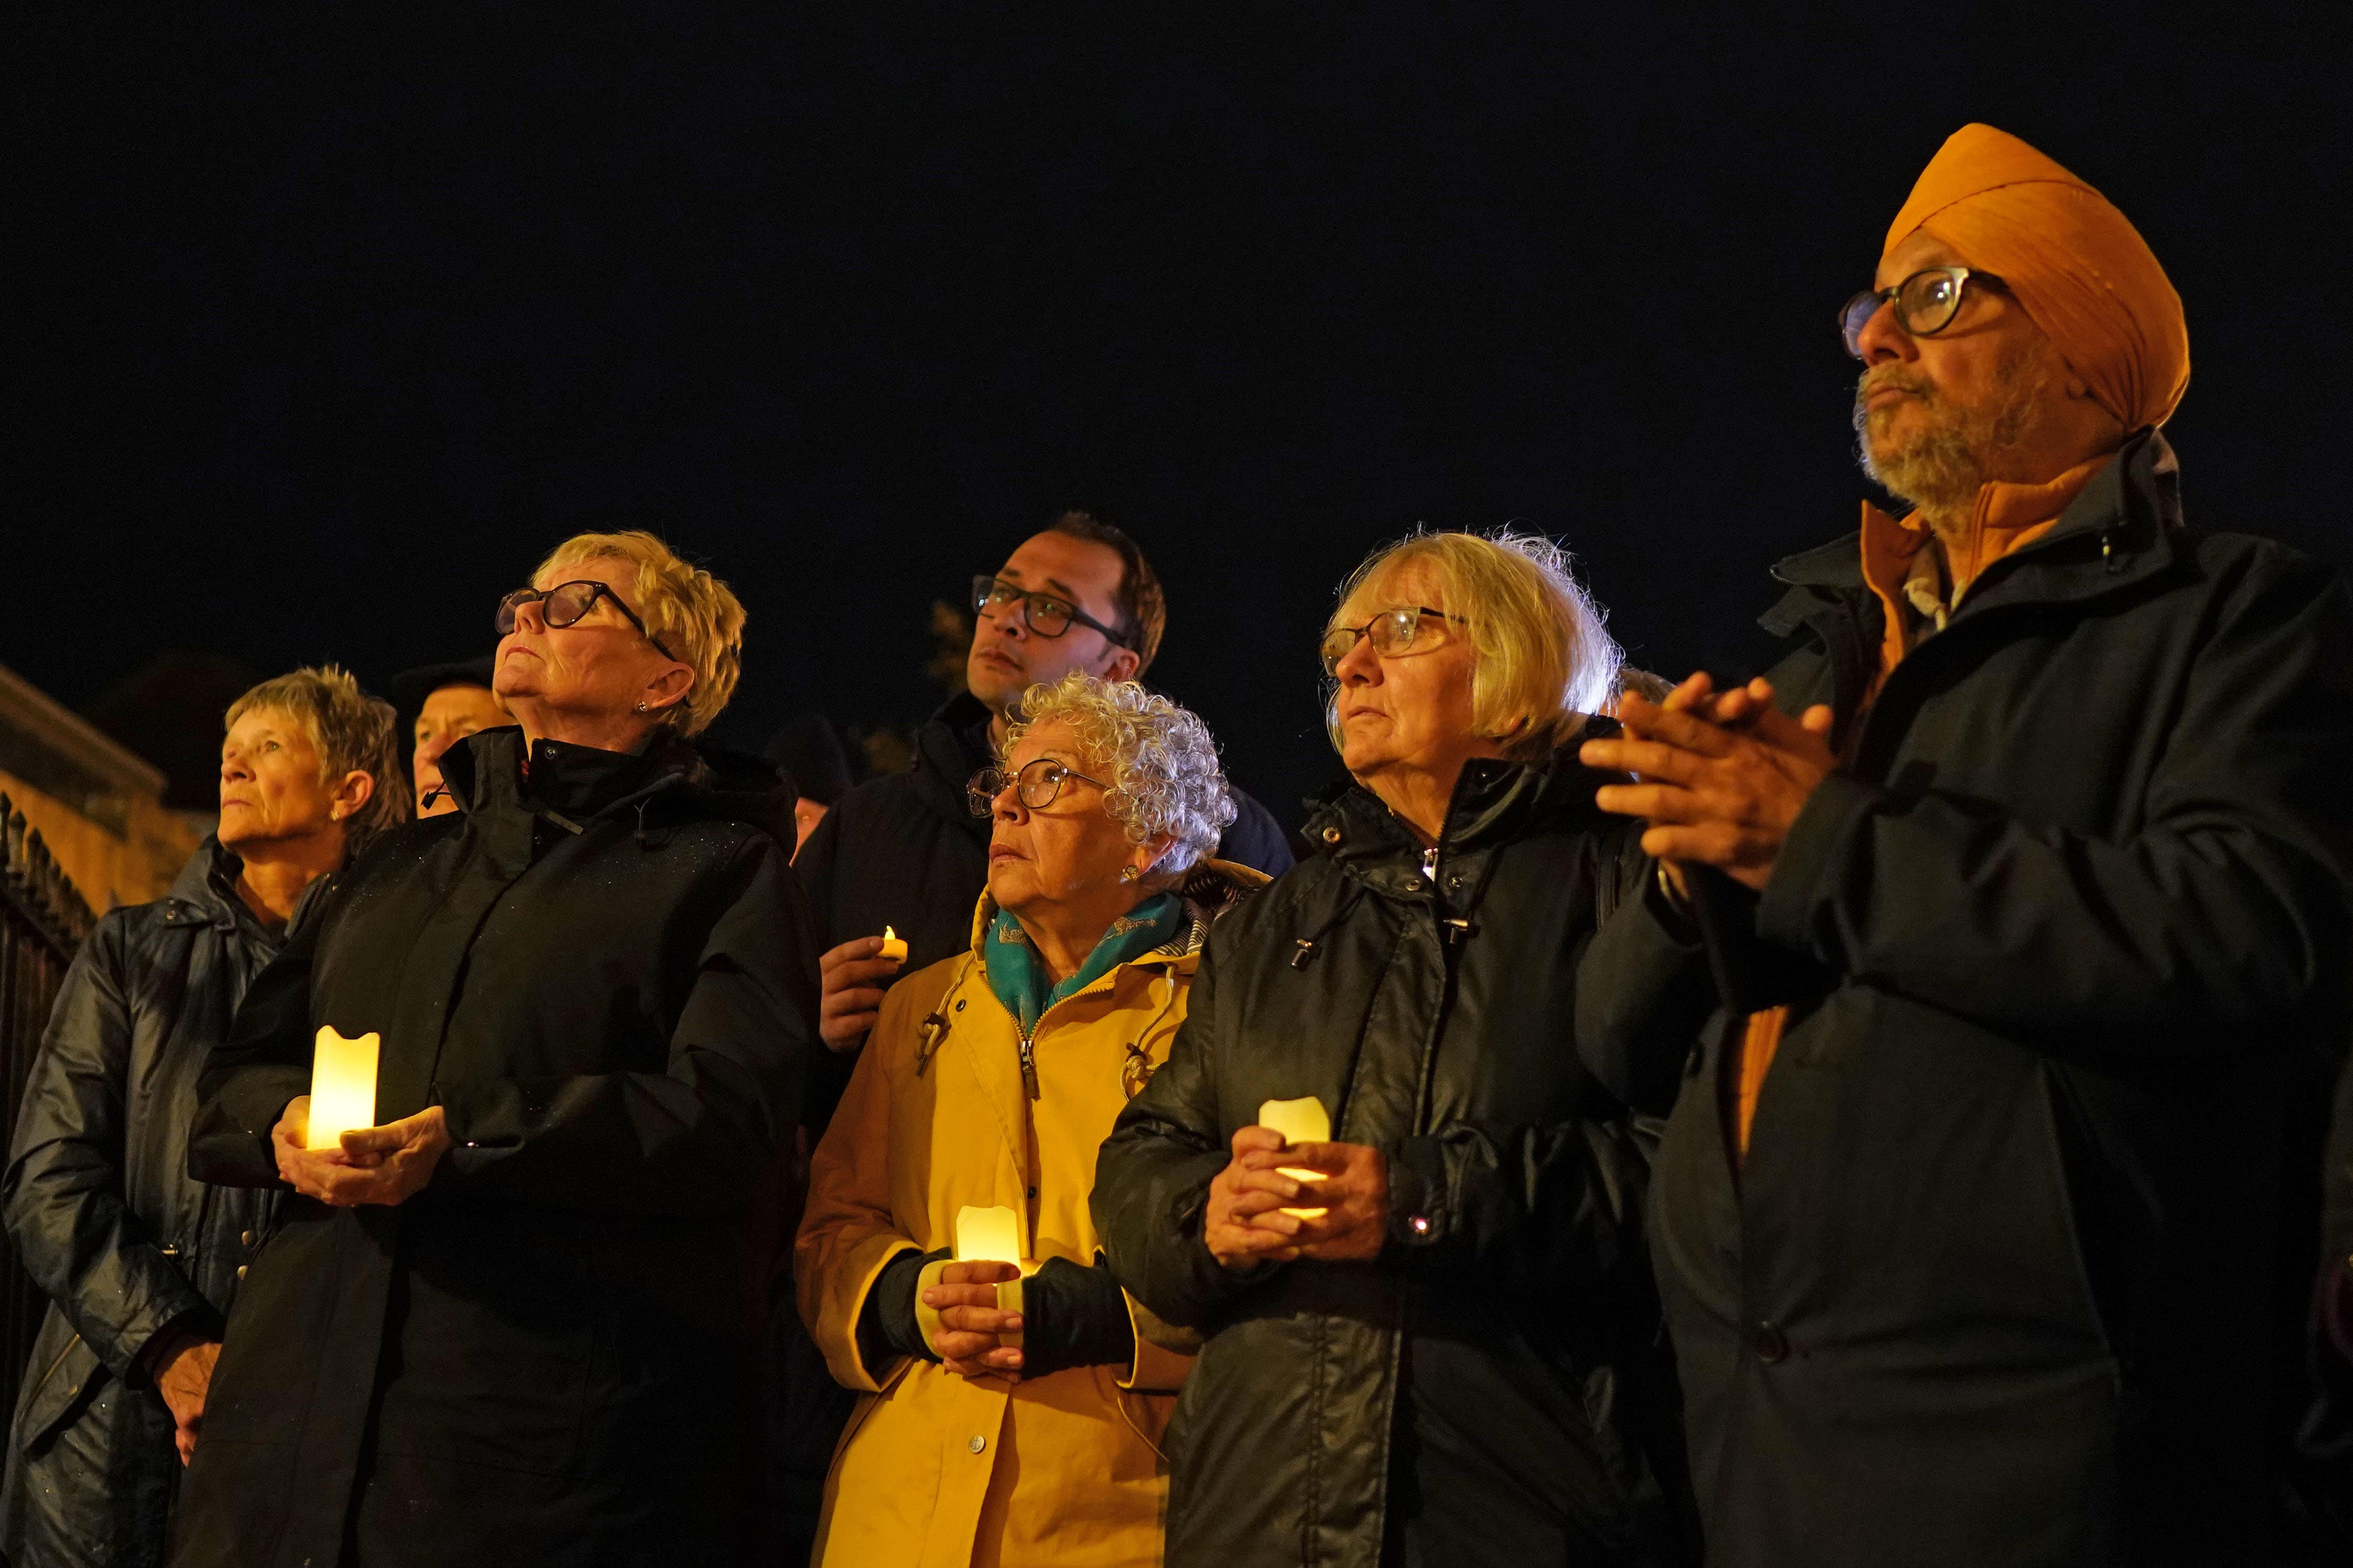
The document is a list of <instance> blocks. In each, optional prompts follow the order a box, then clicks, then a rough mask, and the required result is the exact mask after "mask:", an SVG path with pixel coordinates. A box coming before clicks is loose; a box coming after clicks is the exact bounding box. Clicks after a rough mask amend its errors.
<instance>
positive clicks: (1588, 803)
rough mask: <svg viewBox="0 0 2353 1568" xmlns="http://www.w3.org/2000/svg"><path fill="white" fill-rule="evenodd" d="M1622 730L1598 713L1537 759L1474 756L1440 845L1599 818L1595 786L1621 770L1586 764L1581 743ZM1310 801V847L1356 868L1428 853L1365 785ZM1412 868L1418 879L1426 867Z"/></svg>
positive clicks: (1469, 843) (1449, 848) (1339, 788)
mask: <svg viewBox="0 0 2353 1568" xmlns="http://www.w3.org/2000/svg"><path fill="white" fill-rule="evenodd" d="M1617 732H1618V721H1616V720H1614V719H1609V718H1604V717H1600V716H1595V717H1593V718H1589V719H1588V720H1587V721H1586V723H1585V728H1584V729H1583V730H1582V731H1579V732H1578V733H1577V738H1576V739H1575V740H1573V741H1571V742H1568V743H1567V745H1564V746H1559V747H1556V748H1555V749H1554V750H1553V751H1552V752H1548V753H1546V755H1545V756H1543V757H1541V758H1538V759H1536V760H1535V761H1533V762H1506V761H1503V760H1501V759H1498V758H1493V757H1474V758H1472V760H1471V761H1470V762H1468V763H1464V764H1463V768H1462V776H1461V778H1459V779H1457V780H1456V781H1455V784H1454V795H1453V798H1452V800H1451V802H1450V803H1449V804H1448V805H1447V808H1446V826H1445V830H1444V832H1443V834H1442V835H1441V836H1440V849H1441V850H1442V851H1443V852H1445V853H1448V854H1453V853H1456V852H1459V851H1462V850H1469V849H1477V848H1482V847H1485V846H1488V845H1491V844H1499V843H1504V842H1507V841H1509V840H1511V839H1514V838H1518V837H1525V835H1527V834H1529V833H1532V832H1534V831H1535V830H1537V829H1538V828H1540V827H1545V826H1552V825H1554V824H1556V823H1567V822H1573V821H1574V822H1585V821H1591V820H1596V819H1600V818H1601V811H1600V808H1599V806H1597V805H1594V804H1593V792H1594V791H1595V790H1596V789H1598V788H1599V787H1600V786H1601V785H1603V784H1614V783H1617V782H1619V775H1617V774H1615V773H1603V772H1601V771H1600V770H1599V769H1596V768H1589V767H1587V766H1586V765H1585V763H1582V762H1581V761H1579V760H1578V758H1577V748H1578V747H1579V746H1581V745H1583V744H1584V743H1585V742H1587V741H1591V740H1602V739H1607V738H1608V737H1609V736H1611V735H1615V734H1616V733H1617ZM1307 807H1308V817H1307V824H1306V826H1305V828H1304V829H1303V837H1304V838H1305V839H1306V842H1307V847H1308V849H1309V850H1310V851H1311V852H1312V853H1314V854H1316V855H1319V856H1322V857H1324V858H1327V859H1330V860H1333V861H1335V862H1337V863H1339V864H1340V865H1342V866H1344V867H1347V868H1350V869H1352V870H1356V871H1358V872H1360V873H1361V872H1365V871H1369V870H1371V869H1372V868H1373V867H1374V865H1376V864H1377V863H1388V862H1392V861H1398V858H1399V856H1400V854H1402V855H1404V856H1405V857H1407V858H1410V859H1412V860H1417V861H1418V860H1419V858H1420V856H1421V853H1422V846H1421V842H1420V840H1419V838H1417V837H1415V836H1414V832H1413V830H1412V829H1411V828H1410V827H1409V826H1406V824H1405V821H1404V819H1403V818H1401V817H1399V816H1398V815H1397V814H1396V813H1395V812H1393V811H1391V810H1390V809H1389V808H1388V805H1386V804H1385V803H1384V802H1383V801H1382V800H1381V798H1380V796H1378V795H1375V794H1374V793H1373V792H1372V791H1371V790H1369V789H1367V788H1366V787H1365V786H1364V785H1362V784H1356V783H1354V782H1350V783H1345V784H1337V785H1335V786H1334V787H1333V788H1332V789H1331V790H1330V791H1328V792H1326V793H1325V794H1324V795H1322V796H1320V797H1315V798H1311V799H1310V800H1309V801H1308V802H1307ZM1412 874H1413V875H1414V877H1415V878H1416V879H1419V871H1415V872H1413V873H1412Z"/></svg>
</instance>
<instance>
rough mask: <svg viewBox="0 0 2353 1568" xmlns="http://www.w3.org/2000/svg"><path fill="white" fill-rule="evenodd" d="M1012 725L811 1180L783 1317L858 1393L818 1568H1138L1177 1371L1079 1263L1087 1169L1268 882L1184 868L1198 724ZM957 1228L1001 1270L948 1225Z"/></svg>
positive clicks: (1113, 719) (1124, 688) (1121, 690)
mask: <svg viewBox="0 0 2353 1568" xmlns="http://www.w3.org/2000/svg"><path fill="white" fill-rule="evenodd" d="M1020 710H1021V712H1022V713H1023V714H1024V715H1025V718H1024V721H1022V722H1021V723H1020V724H1018V725H1017V726H1016V727H1014V728H1013V729H1012V730H1010V731H1008V735H1007V741H1006V749H1005V752H1004V753H1003V756H1002V758H1001V765H1000V766H999V767H996V768H991V769H987V770H986V771H984V772H983V773H981V774H980V775H979V776H977V777H976V778H975V779H974V780H973V783H972V787H971V796H972V805H973V810H974V812H975V813H976V815H982V816H988V817H989V818H990V819H991V821H992V832H991V836H990V840H989V850H988V884H987V891H985V892H984V893H983V894H982V895H981V898H980V901H979V905H978V907H977V908H976V910H974V913H973V922H972V942H971V946H970V948H969V950H968V951H966V952H964V953H962V954H960V955H958V956H956V957H954V958H949V959H945V960H943V961H942V962H941V963H937V964H935V965H934V966H933V967H932V968H931V969H929V970H926V971H923V972H922V973H917V974H915V975H913V976H911V977H909V978H908V979H906V980H903V981H901V982H900V983H899V984H896V985H894V986H893V987H892V989H891V992H890V994H889V995H888V997H887V998H886V999H885V1001H884V1002H883V1005H882V1012H881V1018H880V1020H879V1021H878V1023H877V1024H876V1026H875V1029H874V1032H873V1035H872V1037H871V1040H870V1041H869V1043H868V1046H867V1048H866V1051H865V1054H864V1055H863V1056H862V1057H861V1058H860V1060H859V1063H858V1068H857V1072H856V1074H855V1076H854V1077H853V1078H852V1079H850V1084H849V1090H848V1092H847V1093H846V1094H845V1095H844V1097H843V1099H842V1101H841V1107H840V1109H839V1110H838V1111H836V1112H835V1114H834V1118H833V1121H832V1124H831V1126H830V1128H829V1129H828V1131H827V1133H826V1136H825V1141H824V1142H822V1143H821V1144H820V1145H819V1146H818V1151H817V1157H816V1161H815V1163H814V1168H813V1169H812V1171H811V1173H810V1192H809V1200H808V1209H807V1217H806V1218H805V1219H804V1220H803V1222H802V1225H801V1232H800V1241H799V1248H798V1264H799V1267H798V1269H797V1274H798V1280H799V1289H800V1302H801V1313H802V1316H803V1317H805V1318H806V1319H807V1321H808V1323H809V1325H810V1331H811V1332H812V1333H813V1334H814V1335H815V1337H816V1340H817V1342H818V1347H819V1348H820V1349H821V1350H823V1351H824V1352H825V1355H826V1359H827V1362H828V1364H829V1365H830V1366H831V1367H832V1369H833V1373H834V1375H835V1376H836V1377H837V1378H839V1380H840V1381H841V1382H842V1383H843V1384H847V1385H848V1386H849V1387H851V1388H853V1389H857V1390H859V1391H860V1393H861V1394H863V1395H864V1397H863V1398H862V1399H861V1400H860V1408H859V1410H858V1412H857V1414H856V1415H854V1416H853V1417H852V1419H851V1422H850V1426H849V1435H848V1436H846V1437H845V1438H844V1439H843V1442H842V1447H841V1449H840V1451H839V1454H838V1456H837V1457H836V1458H835V1462H834V1466H833V1471H832V1474H831V1476H830V1477H829V1478H828V1480H827V1484H826V1500H825V1519H824V1522H823V1523H822V1525H821V1526H820V1528H819V1531H818V1562H820V1563H916V1562H922V1563H938V1562H949V1561H954V1562H966V1561H969V1562H974V1563H999V1562H1002V1563H1041V1562H1052V1563H1058V1564H1067V1565H1071V1568H1089V1565H1093V1564H1113V1563H1157V1562H1158V1561H1159V1560H1160V1550H1161V1532H1160V1517H1161V1508H1162V1501H1163V1498H1164V1494H1165V1492H1166V1476H1167V1469H1166V1464H1165V1462H1164V1461H1163V1459H1162V1458H1161V1454H1160V1447H1159V1445H1160V1441H1161V1435H1162V1432H1163V1429H1164V1428H1165V1427H1166V1425H1167V1421H1168V1415H1169V1412H1170V1410H1171V1408H1172V1407H1173V1405H1174V1404H1175V1391H1176V1387H1177V1385H1178V1384H1180V1383H1181V1382H1182V1381H1183V1379H1184V1377H1185V1374H1186V1372H1187V1369H1188V1368H1189V1367H1190V1365H1191V1356H1190V1353H1189V1352H1190V1349H1191V1344H1190V1342H1189V1341H1188V1340H1187V1339H1186V1338H1185V1337H1184V1336H1182V1335H1180V1334H1178V1333H1176V1331H1172V1330H1169V1329H1168V1328H1166V1326H1165V1325H1163V1324H1161V1323H1159V1322H1157V1321H1155V1320H1154V1319H1153V1318H1152V1317H1151V1316H1150V1314H1148V1313H1147V1312H1145V1310H1143V1309H1142V1308H1141V1307H1139V1306H1138V1305H1137V1304H1136V1303H1135V1302H1134V1301H1133V1300H1130V1299H1129V1298H1128V1297H1127V1296H1126V1295H1125V1293H1124V1292H1123V1291H1122V1290H1121V1289H1120V1288H1119V1286H1118V1284H1117V1283H1116V1282H1114V1281H1113V1279H1112V1278H1111V1276H1110V1274H1109V1273H1108V1272H1106V1271H1105V1270H1104V1269H1103V1268H1100V1267H1099V1266H1098V1255H1097V1248H1096V1238H1095V1233H1094V1226H1093V1223H1092V1219H1091V1218H1090V1217H1089V1213H1088V1198H1089V1194H1090V1190H1091V1189H1092V1186H1093V1184H1094V1167H1095V1150H1096V1148H1097V1146H1098V1145H1100V1144H1101V1143H1102V1142H1103V1135H1104V1134H1105V1133H1107V1132H1109V1131H1111V1126H1112V1122H1113V1119H1114V1118H1115V1117H1116V1116H1117V1115H1118V1114H1119V1112H1120V1110H1121V1109H1122V1108H1123V1107H1124V1106H1125V1105H1126V1104H1127V1102H1128V1101H1129V1100H1131V1099H1133V1098H1134V1096H1135V1095H1136V1094H1137V1093H1138V1092H1139V1091H1140V1090H1141V1089H1143V1088H1144V1086H1145V1083H1146V1082H1147V1081H1148V1080H1149V1079H1150V1078H1151V1076H1152V1074H1153V1072H1154V1070H1155V1068H1157V1067H1158V1066H1159V1064H1160V1063H1161V1062H1162V1061H1163V1060H1165V1059H1166V1056H1167V1053H1168V1043H1169V1041H1170V1040H1171V1039H1172V1038H1173V1037H1175V1035H1176V1028H1177V1026H1178V1025H1179V1024H1180V1023H1182V1022H1183V1020H1184V1017H1185V1009H1186V1003H1187V995H1188V993H1189V992H1190V990H1191V986H1192V981H1193V975H1194V973H1195V970H1196V968H1197V967H1198V964H1199V963H1200V955H1201V949H1202V944H1203V942H1204V940H1205V939H1206V937H1207V935H1208V928H1209V923H1210V921H1212V920H1213V919H1214V918H1216V916H1217V915H1218V914H1219V913H1220V912H1222V911H1223V910H1225V909H1227V908H1229V906H1231V905H1232V904H1233V903H1234V902H1236V901H1237V900H1240V898H1241V897H1242V896H1243V895H1244V894H1245V893H1246V892H1248V891H1249V890H1250V889H1252V888H1254V887H1256V886H1258V885H1259V884H1261V883H1262V882H1264V881H1265V880H1266V879H1265V878H1264V877H1262V876H1261V875H1260V874H1259V873H1258V872H1255V871H1252V870H1250V869H1248V868H1244V867H1240V866H1233V865H1229V864H1227V863H1226V862H1223V861H1219V860H1213V859H1210V858H1208V853H1209V851H1210V850H1211V849H1212V848H1213V847H1216V845H1217V842H1218V836H1219V833H1220V832H1221V831H1222V830H1223V828H1224V827H1225V826H1226V824H1227V823H1229V822H1230V821H1231V820H1232V819H1233V815H1234V807H1233V804H1232V800H1231V798H1230V796H1229V792H1228V790H1227V787H1226V781H1225V777H1224V775H1223V773H1222V772H1221V771H1220V769H1219V765H1218V753H1217V748H1216V745H1215V743H1214V742H1212V741H1211V740H1210V738H1209V732H1208V730H1207V729H1206V728H1205V727H1204V726H1203V725H1202V723H1201V721H1200V720H1199V719H1198V718H1196V717H1194V715H1192V714H1191V713H1189V712H1187V710H1184V709H1182V708H1180V707H1178V706H1177V705H1176V704H1175V703H1173V702H1171V701H1169V700H1166V698H1162V697H1155V696H1153V695H1152V694H1150V693H1149V692H1147V691H1145V689H1143V688H1142V687H1140V686H1137V685H1135V684H1134V683H1133V682H1127V681H1121V682H1107V681H1103V680H1099V679H1094V678H1093V677H1091V676H1087V675H1072V676H1070V677H1068V678H1066V679H1063V680H1061V681H1060V682H1058V683H1056V684H1054V685H1051V686H1037V687H1033V688H1031V689H1030V690H1029V692H1028V694H1027V695H1025V696H1024V697H1023V699H1022V700H1021V709H1020ZM974 1209H978V1210H984V1211H987V1210H997V1211H1002V1213H1001V1214H1000V1215H997V1218H998V1220H999V1223H1000V1224H1001V1225H1004V1226H1007V1227H1008V1240H1009V1245H1004V1244H1000V1245H998V1246H997V1247H986V1246H983V1245H981V1244H980V1243H979V1242H978V1241H977V1239H976V1237H977V1234H978V1233H977V1227H976V1226H974V1225H970V1224H967V1225H965V1226H961V1227H960V1225H959V1216H960V1215H966V1214H967V1213H968V1211H970V1210H974ZM960 1229H961V1230H962V1232H963V1234H962V1236H961V1237H960V1234H959V1233H960ZM960 1242H961V1245H960ZM1016 1280H1018V1281H1019V1283H1018V1287H1016V1286H1014V1284H1013V1282H1014V1281H1016ZM1001 1287H1008V1288H1007V1289H1001Z"/></svg>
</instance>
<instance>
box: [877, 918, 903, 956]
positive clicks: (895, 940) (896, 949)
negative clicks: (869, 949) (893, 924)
mask: <svg viewBox="0 0 2353 1568" xmlns="http://www.w3.org/2000/svg"><path fill="white" fill-rule="evenodd" d="M874 956H875V957H877V958H887V959H889V960H890V961H891V962H892V963H906V962H907V941H906V938H904V937H902V936H901V935H900V934H899V933H898V932H897V931H892V929H891V928H890V927H889V926H884V927H883V928H882V948H881V952H877V953H876V954H875V955H874Z"/></svg>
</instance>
